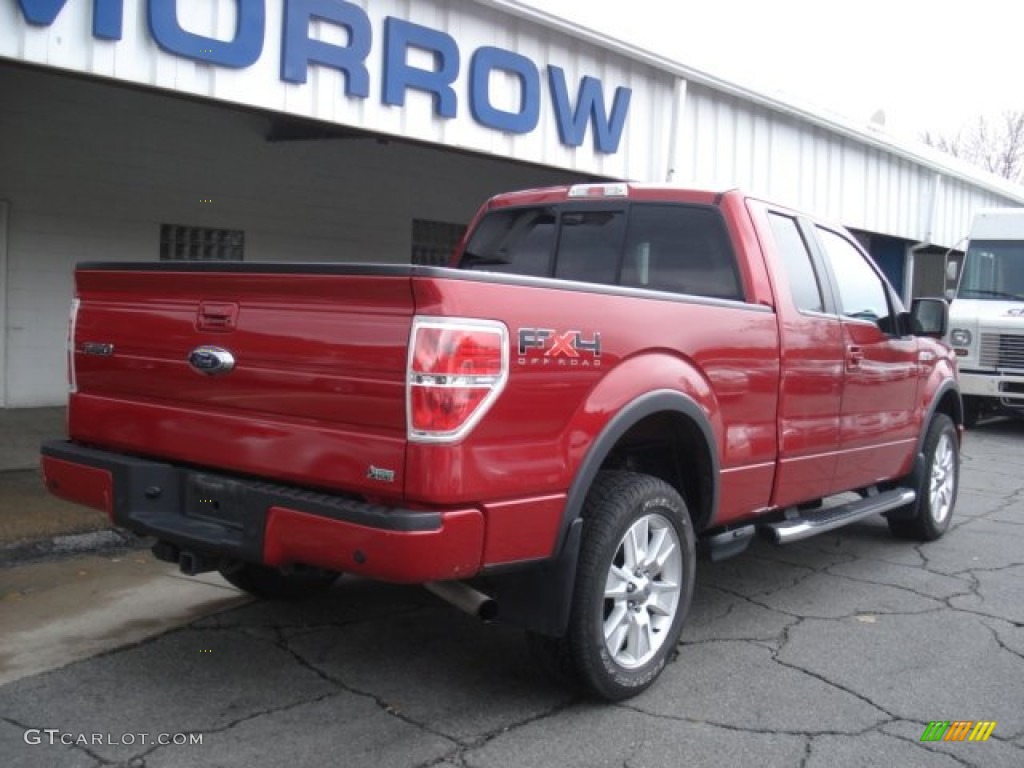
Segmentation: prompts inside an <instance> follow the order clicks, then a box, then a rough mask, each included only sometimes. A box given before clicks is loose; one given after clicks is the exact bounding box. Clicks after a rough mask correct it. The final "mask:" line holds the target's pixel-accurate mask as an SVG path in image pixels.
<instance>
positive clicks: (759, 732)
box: [612, 702, 897, 739]
mask: <svg viewBox="0 0 1024 768" xmlns="http://www.w3.org/2000/svg"><path fill="white" fill-rule="evenodd" d="M612 706H614V707H615V708H616V709H625V710H628V711H630V712H633V713H635V714H638V715H643V716H644V717H652V718H654V719H655V720H667V721H669V722H674V723H686V724H687V725H710V726H711V727H712V728H721V729H722V730H724V731H730V732H732V733H746V734H753V735H755V736H779V735H782V736H796V737H799V738H803V739H809V738H814V737H815V736H851V737H853V736H863V735H865V734H867V733H870V732H871V731H874V730H877V729H878V728H881V727H882V726H883V725H888V724H889V723H892V722H895V720H896V719H897V718H891V719H889V720H880V721H879V722H877V723H875V724H874V725H870V726H868V727H867V728H861V729H860V730H859V731H832V730H826V731H800V730H790V729H787V728H753V727H749V726H742V725H733V724H732V723H722V722H718V721H716V720H707V719H698V718H696V717H686V716H684V715H671V714H666V713H664V712H651V711H650V710H647V709H643V708H641V707H640V706H639V705H636V704H627V703H625V702H619V703H618V704H613V705H612ZM877 709H879V710H880V711H884V710H882V709H881V707H877Z"/></svg>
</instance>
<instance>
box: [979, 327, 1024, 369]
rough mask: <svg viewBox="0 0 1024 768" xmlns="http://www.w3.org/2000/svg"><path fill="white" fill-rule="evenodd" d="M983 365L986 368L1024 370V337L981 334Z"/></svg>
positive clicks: (1006, 334) (1004, 334)
mask: <svg viewBox="0 0 1024 768" xmlns="http://www.w3.org/2000/svg"><path fill="white" fill-rule="evenodd" d="M981 364H982V365H983V366H985V367H986V368H1017V369H1021V370H1024V336H1014V335H1011V334H1008V333H983V334H981Z"/></svg>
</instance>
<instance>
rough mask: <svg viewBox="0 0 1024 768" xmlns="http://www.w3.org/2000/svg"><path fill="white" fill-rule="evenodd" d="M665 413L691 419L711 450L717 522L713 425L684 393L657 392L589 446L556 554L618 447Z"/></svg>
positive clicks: (630, 406) (617, 417)
mask: <svg viewBox="0 0 1024 768" xmlns="http://www.w3.org/2000/svg"><path fill="white" fill-rule="evenodd" d="M665 411H668V412H676V413H681V414H683V415H684V416H686V417H688V418H689V419H690V421H692V422H693V423H694V424H695V425H696V426H697V428H698V429H700V431H701V433H702V434H703V436H704V443H705V445H706V446H707V447H708V456H707V458H708V465H709V466H710V467H711V475H712V477H711V499H709V503H710V509H711V511H712V512H711V519H712V520H713V519H714V511H715V510H716V509H717V508H718V495H719V471H718V470H719V466H718V452H717V451H716V450H715V445H716V443H715V433H714V431H713V430H712V428H711V422H710V421H709V420H708V417H707V414H705V412H704V409H703V408H701V407H700V405H698V404H697V402H696V401H695V400H693V399H692V398H690V397H688V396H687V395H685V394H683V393H682V392H677V391H675V390H671V389H661V390H655V391H653V392H648V393H647V394H644V395H641V396H640V397H638V398H636V399H635V400H632V401H631V402H630V403H629V404H628V405H626V406H625V407H624V408H622V409H621V410H620V411H619V412H618V413H616V414H615V415H614V416H613V417H612V418H611V419H610V420H609V421H608V423H607V424H605V426H604V428H603V429H602V430H601V433H600V434H599V435H598V436H597V438H596V439H595V440H594V442H593V443H592V444H591V445H590V448H589V449H588V450H587V453H586V456H584V457H583V461H582V462H580V466H579V468H578V469H577V470H576V475H575V476H574V477H573V481H572V485H570V486H569V493H568V496H567V497H566V501H565V508H564V510H563V512H562V522H561V526H560V528H559V537H558V542H557V544H556V547H555V551H556V553H557V552H558V551H559V550H560V549H561V548H562V545H563V543H564V542H565V538H566V535H567V533H568V531H569V528H570V526H571V525H572V524H573V521H575V520H576V519H577V518H579V517H580V515H581V514H582V512H583V502H584V501H585V500H586V497H587V492H588V491H589V490H590V486H591V485H593V483H594V478H595V477H597V473H598V471H599V470H600V469H601V465H602V464H603V463H604V461H605V459H607V458H608V454H610V453H611V451H612V448H614V447H615V444H616V443H617V442H618V441H619V440H620V439H621V438H622V436H623V435H625V434H626V432H628V431H629V430H630V429H632V427H633V426H634V425H635V424H637V423H638V422H640V421H641V420H642V419H645V418H646V417H648V416H651V415H653V414H655V413H662V412H665Z"/></svg>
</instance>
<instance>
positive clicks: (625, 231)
mask: <svg viewBox="0 0 1024 768" xmlns="http://www.w3.org/2000/svg"><path fill="white" fill-rule="evenodd" d="M459 267H460V268H462V269H472V270H487V271H490V272H505V273H511V274H516V275H532V276H535V277H557V278H561V279H564V280H579V281H582V282H588V283H603V284H606V285H624V286H631V287H635V288H647V289H651V290H658V291H671V292H673V293H687V294H694V295H698V296H709V297H713V298H720V299H742V297H743V296H742V290H741V288H740V281H739V274H738V271H737V269H736V257H735V254H734V252H733V249H732V245H731V243H730V241H729V236H728V233H727V231H726V228H725V222H724V221H723V219H722V216H721V213H720V212H719V211H718V209H717V208H714V207H711V206H697V205H676V204H658V203H633V204H630V205H620V206H618V207H603V206H602V205H601V204H593V205H589V206H586V207H583V206H580V205H571V206H562V207H559V206H543V207H527V208H505V209H501V210H497V211H493V212H491V213H489V214H487V215H486V216H485V217H484V218H483V219H482V220H481V221H480V223H479V224H478V225H477V227H476V230H475V231H474V232H473V234H472V236H471V237H470V239H469V242H468V243H467V244H466V249H465V251H464V252H463V255H462V261H461V262H460V264H459Z"/></svg>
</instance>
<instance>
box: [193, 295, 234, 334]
mask: <svg viewBox="0 0 1024 768" xmlns="http://www.w3.org/2000/svg"><path fill="white" fill-rule="evenodd" d="M237 320H238V305H237V304H235V303H234V302H213V301H204V302H202V303H200V305H199V317H198V318H197V319H196V328H198V329H199V330H200V331H233V330H235V323H236V322H237Z"/></svg>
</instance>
